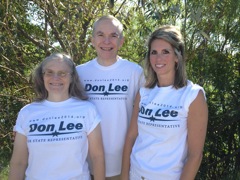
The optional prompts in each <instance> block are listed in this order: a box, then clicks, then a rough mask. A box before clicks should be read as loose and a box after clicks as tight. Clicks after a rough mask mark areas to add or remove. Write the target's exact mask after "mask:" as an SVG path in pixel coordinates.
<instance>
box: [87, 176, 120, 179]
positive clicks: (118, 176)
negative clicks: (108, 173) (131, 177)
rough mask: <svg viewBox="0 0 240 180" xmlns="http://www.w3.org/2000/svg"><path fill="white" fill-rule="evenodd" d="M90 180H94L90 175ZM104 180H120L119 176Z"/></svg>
mask: <svg viewBox="0 0 240 180" xmlns="http://www.w3.org/2000/svg"><path fill="white" fill-rule="evenodd" d="M91 179H92V180H94V177H93V176H92V175H91ZM106 180H120V175H118V176H112V177H106Z"/></svg>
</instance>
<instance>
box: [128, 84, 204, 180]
mask: <svg viewBox="0 0 240 180" xmlns="http://www.w3.org/2000/svg"><path fill="white" fill-rule="evenodd" d="M200 90H201V91H203V92H204V90H203V88H202V87H200V86H199V85H196V84H193V83H192V82H191V81H188V85H187V86H186V87H183V88H180V89H175V88H173V87H172V86H169V87H157V86H156V87H154V88H153V89H147V88H141V89H140V96H141V100H140V103H139V108H140V111H139V114H138V136H137V139H136V141H135V144H134V146H133V149H132V153H131V168H130V169H131V170H130V171H132V172H133V173H136V174H139V175H142V176H143V177H145V178H146V179H150V180H166V179H171V180H178V179H179V178H180V176H181V172H182V169H183V166H184V164H185V161H186V157H187V117H188V111H189V106H190V104H191V103H192V102H193V101H194V99H195V98H196V97H197V94H198V92H199V91H200Z"/></svg>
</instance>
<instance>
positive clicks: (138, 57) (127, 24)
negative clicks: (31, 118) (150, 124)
mask: <svg viewBox="0 0 240 180" xmlns="http://www.w3.org/2000/svg"><path fill="white" fill-rule="evenodd" d="M104 14H112V15H114V16H116V17H117V18H119V19H120V20H121V21H122V23H123V24H124V35H125V43H124V46H123V47H122V48H121V50H120V52H119V54H120V56H122V57H124V58H127V59H129V60H131V61H134V62H136V63H141V62H142V61H143V59H144V55H145V52H146V40H147V37H148V35H149V34H150V33H151V32H152V31H153V30H154V29H155V28H157V27H158V26H160V25H164V24H173V25H178V26H180V27H181V30H182V33H183V35H184V37H185V45H186V55H187V71H188V77H189V79H191V80H192V81H193V82H195V83H198V84H200V85H201V86H203V87H204V89H205V90H206V96H207V100H208V106H209V126H208V132H207V139H206V144H205V149H204V157H203V161H202V165H201V168H200V170H199V173H198V176H197V179H202V180H206V179H211V180H212V179H233V180H235V179H240V175H239V169H240V139H239V136H240V124H239V121H240V98H239V97H240V47H239V42H240V26H239V24H240V21H239V18H240V16H239V14H240V1H239V0H225V1H222V0H202V1H195V0H188V1H187V0H173V1H166V0H140V1H139V0H124V1H119V0H117V1H116V0H113V1H112V0H111V1H109V0H99V1H82V0H69V1H63V0H55V1H53V0H49V1H45V0H32V1H29V0H22V1H18V0H11V1H10V0H7V1H4V0H2V1H1V3H0V28H1V31H0V87H1V88H0V172H2V173H1V175H0V179H4V178H3V177H2V176H4V174H7V171H8V164H9V160H10V156H11V152H12V140H11V134H12V129H13V125H14V123H15V120H16V117H17V113H18V111H19V110H20V108H21V107H23V106H24V105H25V104H27V103H29V102H31V100H32V98H33V96H34V94H33V91H32V88H31V83H30V82H29V77H30V74H31V72H32V70H33V69H34V67H35V66H36V64H38V63H39V62H40V61H41V60H42V59H43V58H44V57H45V56H46V55H49V54H50V53H51V52H55V51H63V52H67V53H69V54H70V55H71V56H72V57H73V59H74V61H75V62H76V64H80V63H83V62H86V61H88V60H90V59H92V58H93V57H95V55H96V54H95V51H94V50H93V48H92V46H91V43H90V42H91V39H90V35H91V31H92V28H91V27H92V24H93V22H94V21H95V20H96V18H98V17H100V16H102V15H104ZM5 178H6V176H5Z"/></svg>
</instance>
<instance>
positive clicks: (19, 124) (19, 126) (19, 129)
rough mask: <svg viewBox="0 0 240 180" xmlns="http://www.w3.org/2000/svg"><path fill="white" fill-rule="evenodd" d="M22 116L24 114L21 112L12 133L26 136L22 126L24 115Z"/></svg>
mask: <svg viewBox="0 0 240 180" xmlns="http://www.w3.org/2000/svg"><path fill="white" fill-rule="evenodd" d="M23 114H24V113H23V111H22V110H21V111H20V112H19V113H18V116H17V120H16V124H15V126H14V127H13V131H15V132H18V133H20V134H22V135H24V136H26V133H25V131H24V124H23V123H24V115H23Z"/></svg>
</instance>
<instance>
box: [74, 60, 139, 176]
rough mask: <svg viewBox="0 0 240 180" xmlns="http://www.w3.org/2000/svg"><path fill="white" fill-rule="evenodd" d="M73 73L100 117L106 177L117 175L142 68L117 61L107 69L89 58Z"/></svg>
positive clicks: (130, 63)
mask: <svg viewBox="0 0 240 180" xmlns="http://www.w3.org/2000/svg"><path fill="white" fill-rule="evenodd" d="M77 72H78V74H79V77H80V81H81V82H82V84H83V85H84V87H85V90H86V92H87V94H88V96H89V100H90V101H91V102H93V103H94V104H95V105H96V107H97V110H98V112H99V113H100V115H101V119H102V121H101V128H102V136H103V145H104V151H105V163H106V176H107V177H111V176H116V175H119V174H120V172H121V163H122V151H123V146H124V141H125V136H126V132H127V128H128V125H129V121H130V118H131V114H132V108H133V103H134V100H135V96H136V93H137V92H138V90H139V88H140V84H141V83H142V81H143V80H142V79H141V78H143V77H142V76H143V74H142V73H143V71H142V68H141V67H140V66H139V65H137V64H135V63H132V62H130V61H128V60H125V59H121V58H119V59H118V60H117V62H116V63H114V64H113V65H111V66H107V67H106V66H101V65H99V64H98V62H97V60H96V59H93V60H91V61H89V62H87V63H85V64H82V65H79V66H77ZM140 79H141V80H140Z"/></svg>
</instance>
